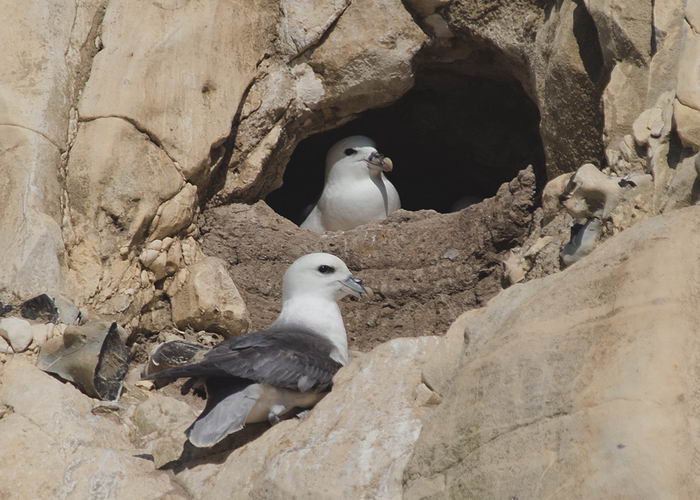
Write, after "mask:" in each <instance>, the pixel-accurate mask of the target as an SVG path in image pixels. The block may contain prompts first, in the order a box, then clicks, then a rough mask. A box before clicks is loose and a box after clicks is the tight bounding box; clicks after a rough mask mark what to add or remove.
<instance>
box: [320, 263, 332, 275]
mask: <svg viewBox="0 0 700 500" xmlns="http://www.w3.org/2000/svg"><path fill="white" fill-rule="evenodd" d="M318 272H319V273H321V274H333V273H334V272H335V267H331V266H327V265H325V264H324V265H322V266H318Z"/></svg>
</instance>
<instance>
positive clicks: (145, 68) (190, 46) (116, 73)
mask: <svg viewBox="0 0 700 500" xmlns="http://www.w3.org/2000/svg"><path fill="white" fill-rule="evenodd" d="M272 9H273V2H266V1H256V2H253V3H251V2H248V1H242V2H233V3H231V2H225V1H213V2H199V1H194V2H179V1H169V2H156V1H149V2H141V1H123V2H109V5H108V7H107V12H106V14H105V19H104V26H103V29H102V43H103V45H104V49H103V50H102V51H101V52H100V53H99V54H98V55H97V56H96V57H95V60H94V64H93V68H92V73H91V75H90V79H89V80H88V82H87V85H86V87H85V91H84V94H83V96H82V98H81V100H80V107H79V112H80V117H81V118H82V119H94V118H97V117H108V116H117V117H123V118H126V119H128V120H129V121H130V122H131V123H133V124H134V126H135V127H136V128H137V129H139V130H143V131H146V132H147V133H148V134H149V135H150V137H151V138H152V139H153V140H154V142H156V143H157V144H158V145H159V146H161V147H162V148H163V150H164V151H165V152H167V154H168V155H169V156H170V157H171V158H172V159H173V161H175V162H176V163H177V165H178V166H179V168H180V169H181V170H182V172H183V174H184V176H185V177H186V178H187V179H188V180H193V179H200V178H201V176H202V175H205V174H208V172H206V168H207V167H208V166H209V154H210V150H211V149H212V148H213V147H217V146H219V145H220V144H221V143H222V142H223V141H224V140H225V139H226V138H227V137H228V135H229V133H230V131H231V120H232V119H233V116H234V114H235V112H236V109H237V107H238V105H239V102H240V100H241V97H242V95H243V93H244V91H245V89H246V87H247V86H248V85H249V83H250V81H251V80H252V78H253V76H254V74H255V70H256V65H257V64H258V62H259V61H260V59H261V58H262V57H263V54H264V51H265V50H266V48H267V46H268V43H267V40H269V38H270V37H271V36H272V34H273V30H272V29H271V28H272V27H273V26H274V19H275V10H272Z"/></svg>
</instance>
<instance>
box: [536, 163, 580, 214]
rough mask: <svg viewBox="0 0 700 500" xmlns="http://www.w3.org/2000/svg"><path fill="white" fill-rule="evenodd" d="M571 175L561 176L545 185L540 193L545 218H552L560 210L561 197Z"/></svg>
mask: <svg viewBox="0 0 700 500" xmlns="http://www.w3.org/2000/svg"><path fill="white" fill-rule="evenodd" d="M572 175H573V174H561V175H559V176H557V177H555V178H554V179H552V180H551V181H549V182H548V183H547V185H546V186H545V187H544V190H543V191H542V210H543V212H544V216H545V217H546V218H552V217H554V215H556V213H557V212H558V211H559V210H560V209H561V202H562V196H563V195H564V193H565V192H566V187H567V186H568V184H569V181H570V180H571V177H572Z"/></svg>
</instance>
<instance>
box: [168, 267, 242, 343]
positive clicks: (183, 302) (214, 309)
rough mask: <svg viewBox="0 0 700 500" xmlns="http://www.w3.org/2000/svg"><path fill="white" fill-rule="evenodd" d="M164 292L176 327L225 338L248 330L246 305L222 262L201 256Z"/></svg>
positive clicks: (181, 272)
mask: <svg viewBox="0 0 700 500" xmlns="http://www.w3.org/2000/svg"><path fill="white" fill-rule="evenodd" d="M161 255H163V254H161ZM167 293H168V295H170V302H171V304H172V314H173V322H174V323H175V324H176V325H177V326H178V327H179V328H194V329H196V330H208V331H211V332H217V333H221V334H222V335H224V336H226V337H231V336H236V335H240V334H241V333H244V332H246V331H247V330H248V329H249V328H250V316H249V315H248V309H247V308H246V304H245V302H243V298H242V297H241V295H240V293H239V292H238V289H237V288H236V285H235V284H234V282H233V280H232V279H231V276H230V275H229V274H228V271H227V270H226V264H225V263H224V262H223V261H222V260H221V259H218V258H216V257H204V258H203V259H202V260H200V261H198V262H197V263H195V264H194V265H192V266H190V267H188V268H186V269H183V270H182V271H180V273H179V274H178V276H176V278H175V281H174V282H173V284H172V285H171V286H170V288H168V291H167Z"/></svg>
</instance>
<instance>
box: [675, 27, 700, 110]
mask: <svg viewBox="0 0 700 500" xmlns="http://www.w3.org/2000/svg"><path fill="white" fill-rule="evenodd" d="M676 98H677V99H678V100H679V101H680V102H681V104H683V105H685V106H688V107H690V108H693V109H694V110H696V111H700V33H696V32H694V31H693V29H692V27H691V26H689V25H686V26H685V43H684V45H683V51H682V52H681V56H680V60H679V62H678V89H677V93H676Z"/></svg>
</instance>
